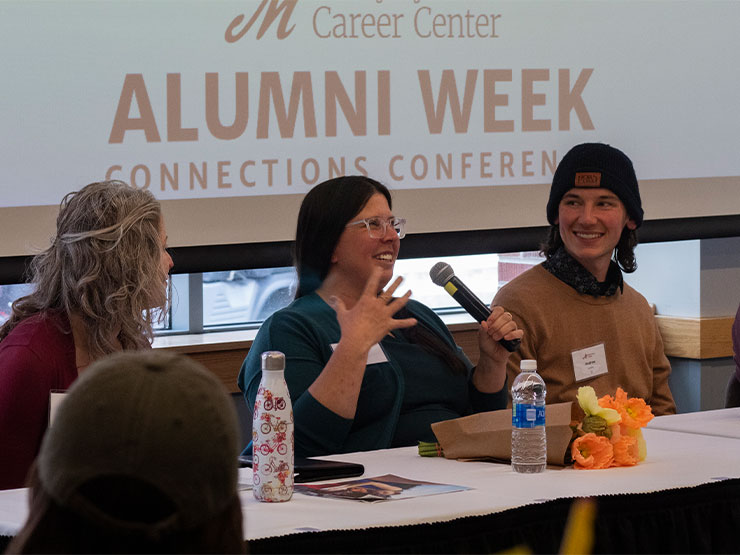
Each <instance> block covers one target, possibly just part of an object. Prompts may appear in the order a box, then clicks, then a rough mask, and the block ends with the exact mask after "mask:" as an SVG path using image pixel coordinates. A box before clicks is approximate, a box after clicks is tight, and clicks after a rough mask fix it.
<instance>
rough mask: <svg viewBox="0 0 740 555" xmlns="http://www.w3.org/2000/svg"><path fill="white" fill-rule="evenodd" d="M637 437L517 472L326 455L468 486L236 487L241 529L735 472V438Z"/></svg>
mask: <svg viewBox="0 0 740 555" xmlns="http://www.w3.org/2000/svg"><path fill="white" fill-rule="evenodd" d="M644 435H645V439H646V441H647V447H648V457H647V459H646V460H645V461H644V462H642V463H640V464H639V465H637V466H634V467H623V468H610V469H607V470H589V471H585V470H574V469H573V468H572V467H569V468H550V469H548V470H547V471H545V472H544V473H542V474H534V475H524V474H517V473H515V472H513V471H512V470H511V468H510V466H509V465H505V464H494V463H483V462H458V461H454V460H447V459H443V458H426V457H419V456H418V455H417V449H416V448H415V447H406V448H401V449H389V450H384V451H371V452H368V453H354V454H350V455H344V456H336V457H331V458H334V459H337V460H347V461H353V462H360V463H362V464H364V465H365V474H364V476H365V477H369V476H377V475H382V474H397V475H400V476H403V477H405V478H412V479H415V480H424V481H430V482H442V483H450V484H459V485H463V486H469V487H472V488H474V489H473V490H468V491H462V492H456V493H449V494H444V495H437V496H430V497H421V498H415V499H404V500H398V501H387V502H383V503H375V504H363V503H359V502H357V501H349V500H335V499H324V498H317V497H308V496H305V495H300V494H296V495H294V496H293V499H292V500H291V501H290V502H288V503H281V504H267V503H259V502H257V501H255V500H254V498H253V496H252V493H251V492H249V491H246V492H242V507H243V509H244V528H245V535H246V538H247V539H250V540H251V539H258V538H266V537H271V536H280V535H285V534H290V533H297V532H302V531H306V530H339V529H355V528H369V527H375V526H399V525H410V524H419V523H423V522H439V521H448V520H452V519H455V518H459V517H460V516H474V515H484V514H490V513H495V512H500V511H504V510H507V509H511V508H515V507H520V506H523V505H527V504H530V503H536V502H538V501H541V500H549V499H556V498H562V497H585V496H592V495H601V494H617V493H643V492H652V491H659V490H664V489H672V488H679V487H687V486H695V485H699V484H703V483H707V482H712V481H715V480H722V479H726V478H740V463H738V461H740V440H735V439H728V438H722V437H714V436H701V435H697V434H688V433H680V432H670V431H663V430H651V429H647V430H644Z"/></svg>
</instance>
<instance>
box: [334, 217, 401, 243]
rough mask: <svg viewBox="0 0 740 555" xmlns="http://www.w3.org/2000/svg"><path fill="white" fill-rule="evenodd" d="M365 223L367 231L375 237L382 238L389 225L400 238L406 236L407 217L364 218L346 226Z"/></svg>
mask: <svg viewBox="0 0 740 555" xmlns="http://www.w3.org/2000/svg"><path fill="white" fill-rule="evenodd" d="M360 224H364V225H365V227H366V228H367V232H368V234H369V235H370V237H372V238H373V239H382V238H383V237H385V234H386V231H388V226H391V227H392V228H393V230H394V231H395V232H396V234H397V235H398V238H399V239H403V238H404V237H405V236H406V219H405V218H395V217H394V218H388V219H384V218H379V217H375V218H364V219H362V220H357V221H356V222H350V223H348V224H347V225H346V226H345V227H350V226H354V225H360Z"/></svg>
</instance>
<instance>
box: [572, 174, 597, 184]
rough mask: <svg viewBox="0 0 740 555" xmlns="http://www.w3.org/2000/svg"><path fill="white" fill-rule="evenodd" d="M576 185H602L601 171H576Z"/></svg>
mask: <svg viewBox="0 0 740 555" xmlns="http://www.w3.org/2000/svg"><path fill="white" fill-rule="evenodd" d="M574 186H575V187H600V186H601V172H576V179H575V183H574Z"/></svg>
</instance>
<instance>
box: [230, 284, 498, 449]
mask: <svg viewBox="0 0 740 555" xmlns="http://www.w3.org/2000/svg"><path fill="white" fill-rule="evenodd" d="M407 308H408V310H409V312H411V313H412V314H413V316H414V317H415V318H416V319H417V320H418V321H419V324H421V325H424V326H426V327H427V329H430V330H432V331H433V332H434V333H435V334H437V335H438V336H439V340H440V341H443V342H446V343H447V344H448V345H449V346H450V347H451V348H452V349H453V350H454V351H455V352H456V353H457V356H458V357H459V358H460V359H461V360H462V361H463V362H464V364H465V366H466V368H467V369H468V372H467V375H459V374H453V373H452V371H451V370H450V369H449V368H448V367H446V366H444V365H443V362H442V361H441V360H440V359H439V358H438V357H436V356H433V355H431V354H429V353H426V352H422V351H421V348H420V347H419V346H418V345H412V344H409V343H408V342H405V341H399V339H398V337H390V336H389V337H387V338H385V339H383V340H382V341H381V342H380V345H381V347H382V348H383V351H384V353H385V355H386V358H387V359H388V361H387V362H380V363H376V364H370V365H368V366H367V368H366V370H365V375H364V377H363V381H362V388H361V391H360V396H359V399H358V403H357V411H356V413H355V417H354V418H353V419H347V418H342V417H341V416H339V415H338V414H336V413H334V412H333V411H331V410H329V409H328V408H326V407H325V406H323V405H322V404H320V403H319V402H318V401H317V400H316V399H314V397H313V396H312V395H311V394H310V393H309V392H308V388H309V386H310V385H311V384H312V383H313V382H314V380H316V378H317V377H318V375H319V374H320V373H321V372H322V371H323V369H324V366H325V365H326V363H327V362H328V361H329V358H330V357H331V355H332V352H333V351H332V347H331V345H332V344H336V343H338V342H339V338H340V335H341V330H340V327H339V323H338V321H337V318H336V314H335V312H334V310H333V309H332V308H331V307H330V306H329V305H327V304H326V303H325V302H324V301H323V300H322V299H321V297H319V296H318V295H316V294H315V293H313V294H310V295H306V296H304V297H301V298H300V299H296V300H295V301H293V303H292V304H290V306H288V307H286V308H284V309H282V310H279V311H278V312H276V313H275V314H273V315H272V316H271V317H270V318H268V319H267V320H266V321H265V322H264V324H262V327H261V328H260V331H259V333H258V334H257V337H256V339H255V341H254V343H253V345H252V347H251V349H250V350H249V354H248V355H247V358H246V360H245V361H244V363H243V364H242V367H241V370H240V372H239V378H238V382H239V387H240V389H241V390H242V391H243V392H244V397H245V398H246V401H247V405H248V406H249V407H250V409H251V408H253V407H254V401H255V398H256V396H257V389H258V388H259V382H260V379H261V376H262V370H261V361H260V355H261V354H262V353H263V352H264V351H273V350H275V351H282V352H283V353H284V354H285V360H286V365H285V381H286V382H287V384H288V389H289V391H290V398H291V400H292V402H293V413H294V418H295V449H296V455H299V456H318V455H327V454H332V453H349V452H353V451H368V450H372V449H384V448H387V447H392V446H399V445H410V444H414V443H415V442H416V441H417V440H420V439H423V440H429V439H433V434H432V433H431V430H430V429H429V421H439V420H446V419H450V418H456V417H459V416H465V415H468V414H472V413H473V412H481V411H486V410H496V409H499V408H504V407H506V403H507V391H506V386H504V387H503V388H502V389H501V391H499V392H497V393H491V394H486V393H481V392H479V391H477V390H476V389H475V388H474V387H473V385H472V383H471V382H470V377H471V376H472V364H471V363H470V361H469V360H468V359H467V357H466V356H465V354H464V353H463V352H462V350H461V349H460V348H459V347H457V345H455V343H454V340H453V338H452V335H451V334H450V332H449V330H448V329H447V327H446V326H445V325H444V323H443V322H442V321H441V320H440V319H439V317H438V316H437V315H436V314H435V313H434V312H432V311H431V310H430V309H429V308H427V307H426V306H424V305H423V304H421V303H418V302H416V301H413V300H412V301H409V303H408V305H407ZM407 386H408V390H407ZM399 421H400V422H401V426H399ZM417 428H419V429H417ZM399 430H402V432H399V434H400V435H399V437H396V435H397V432H398V431H399Z"/></svg>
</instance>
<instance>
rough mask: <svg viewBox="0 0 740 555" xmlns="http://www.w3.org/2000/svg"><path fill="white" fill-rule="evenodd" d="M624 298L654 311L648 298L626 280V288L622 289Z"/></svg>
mask: <svg viewBox="0 0 740 555" xmlns="http://www.w3.org/2000/svg"><path fill="white" fill-rule="evenodd" d="M622 298H623V299H624V301H626V302H629V303H634V304H635V305H636V306H639V307H641V308H644V309H645V310H648V311H650V312H651V313H652V307H651V305H650V303H649V302H648V301H647V299H646V298H645V297H644V296H643V295H642V293H640V292H639V291H638V290H637V289H635V288H634V287H632V286H631V285H630V284H628V283H627V282H626V281H625V282H624V288H623V290H622Z"/></svg>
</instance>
